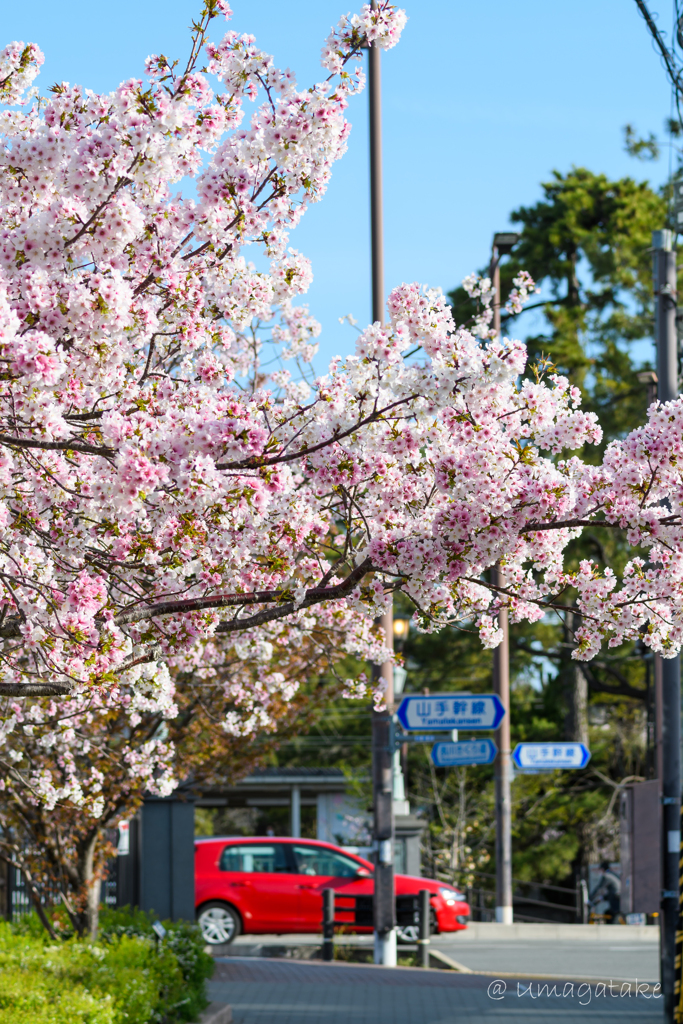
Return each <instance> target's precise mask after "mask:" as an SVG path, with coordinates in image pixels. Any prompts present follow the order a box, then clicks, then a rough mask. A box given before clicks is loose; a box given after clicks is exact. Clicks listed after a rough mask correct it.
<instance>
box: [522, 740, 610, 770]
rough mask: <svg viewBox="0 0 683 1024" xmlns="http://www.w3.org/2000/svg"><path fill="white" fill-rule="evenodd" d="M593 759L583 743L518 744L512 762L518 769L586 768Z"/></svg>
mask: <svg viewBox="0 0 683 1024" xmlns="http://www.w3.org/2000/svg"><path fill="white" fill-rule="evenodd" d="M590 759H591V754H590V750H589V749H588V747H585V746H584V745H583V743H518V744H517V746H516V747H515V751H514V753H513V755H512V760H513V761H514V762H515V764H516V765H517V767H518V768H536V769H547V770H552V769H553V768H585V767H586V765H587V764H588V762H589V761H590Z"/></svg>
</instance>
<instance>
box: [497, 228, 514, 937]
mask: <svg viewBox="0 0 683 1024" xmlns="http://www.w3.org/2000/svg"><path fill="white" fill-rule="evenodd" d="M518 241H519V235H518V234H516V233H515V232H512V231H505V232H502V231H500V232H497V233H496V234H495V235H494V236H493V250H492V252H491V274H490V276H491V281H492V283H493V287H494V289H495V293H496V294H495V299H494V304H493V329H494V331H495V332H496V335H497V336H499V335H500V307H501V294H500V258H501V256H504V255H506V254H507V253H509V252H511V251H512V248H513V246H514V245H516V243H517V242H518ZM492 582H493V585H494V586H496V587H504V586H505V576H504V573H503V570H502V567H501V566H500V564H498V565H496V566H495V567H494V569H493V572H492ZM498 625H499V626H500V628H501V629H502V631H503V639H502V641H501V643H500V644H499V645H498V647H496V649H495V650H494V652H493V690H494V693H497V694H498V696H499V698H500V702H501V704H502V705H503V707H504V708H505V715H504V716H503V720H502V721H501V723H500V727H499V728H498V730H497V733H496V744H497V746H498V754H497V756H496V760H495V764H494V781H495V806H496V921H497V922H498V923H499V924H512V798H511V793H510V789H511V782H512V752H511V749H510V746H511V745H510V642H509V635H508V613H507V608H503V609H501V611H500V612H499V613H498Z"/></svg>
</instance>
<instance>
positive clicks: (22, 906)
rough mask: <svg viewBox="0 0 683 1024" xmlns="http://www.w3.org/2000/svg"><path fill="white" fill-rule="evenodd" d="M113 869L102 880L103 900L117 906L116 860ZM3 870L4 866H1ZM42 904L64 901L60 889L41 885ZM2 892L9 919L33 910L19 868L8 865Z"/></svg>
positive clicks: (54, 905)
mask: <svg viewBox="0 0 683 1024" xmlns="http://www.w3.org/2000/svg"><path fill="white" fill-rule="evenodd" d="M110 864H111V869H110V871H109V874H108V877H107V878H105V879H104V881H103V882H102V891H101V897H100V899H101V902H102V903H104V904H106V905H107V906H108V907H115V906H116V870H115V867H116V862H115V861H112V862H110ZM0 870H2V867H0ZM41 890H42V891H41V900H40V902H41V904H42V905H43V906H44V907H56V906H59V905H60V904H61V903H62V897H61V896H60V894H59V890H58V889H56V888H54V887H52V886H41ZM0 892H2V897H3V898H2V916H3V917H5V918H6V919H7V920H8V921H14V922H16V921H18V920H19V919H20V918H22V917H25V915H26V914H30V913H31V911H32V910H33V899H32V898H31V893H30V891H29V888H28V886H27V885H26V879H25V878H24V876H23V874H22V873H21V871H20V870H19V869H18V868H14V867H11V866H10V865H6V870H5V871H4V875H3V884H2V885H1V886H0Z"/></svg>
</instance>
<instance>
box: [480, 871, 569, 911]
mask: <svg viewBox="0 0 683 1024" xmlns="http://www.w3.org/2000/svg"><path fill="white" fill-rule="evenodd" d="M474 874H475V875H476V876H477V878H481V879H482V884H481V885H478V886H467V887H466V888H465V889H464V892H465V894H466V897H467V902H468V903H469V905H470V911H471V919H472V920H473V921H495V919H496V893H495V877H496V876H495V875H493V874H489V873H487V872H485V871H475V872H474ZM488 879H491V881H490V882H489V881H488ZM512 887H513V893H512V908H513V918H514V920H515V921H530V922H538V923H548V922H550V923H555V924H577V923H578V924H585V923H587V922H588V887H587V885H586V883H585V881H583V879H581V880H579V882H578V884H577V885H576V886H574V887H573V888H569V887H567V886H563V885H551V884H549V883H547V882H523V881H521V880H520V879H513V881H512Z"/></svg>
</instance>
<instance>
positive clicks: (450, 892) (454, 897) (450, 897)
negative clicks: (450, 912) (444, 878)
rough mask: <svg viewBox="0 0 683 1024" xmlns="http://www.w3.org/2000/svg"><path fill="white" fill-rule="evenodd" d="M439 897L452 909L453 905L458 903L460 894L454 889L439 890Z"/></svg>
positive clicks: (460, 897)
mask: <svg viewBox="0 0 683 1024" xmlns="http://www.w3.org/2000/svg"><path fill="white" fill-rule="evenodd" d="M439 896H441V897H442V898H443V899H445V901H446V903H448V905H449V906H450V907H452V906H453V904H454V903H456V902H459V901H460V900H461V899H462V893H461V892H457V891H456V890H455V889H442V888H439Z"/></svg>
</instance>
